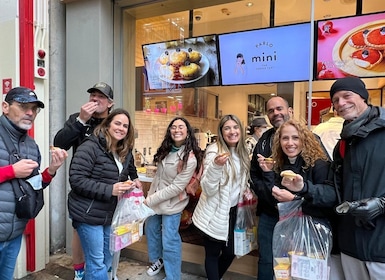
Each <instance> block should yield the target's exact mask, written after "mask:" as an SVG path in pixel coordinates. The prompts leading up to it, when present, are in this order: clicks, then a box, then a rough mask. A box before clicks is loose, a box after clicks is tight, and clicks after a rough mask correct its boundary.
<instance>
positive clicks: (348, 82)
mask: <svg viewBox="0 0 385 280" xmlns="http://www.w3.org/2000/svg"><path fill="white" fill-rule="evenodd" d="M340 90H349V91H352V92H354V93H357V94H358V95H359V96H361V97H362V98H363V99H365V102H367V101H368V98H369V93H368V90H367V89H366V87H365V84H364V82H363V81H362V80H361V79H360V78H357V77H345V78H341V79H338V80H337V81H335V82H334V84H333V85H332V87H331V88H330V99H333V95H334V94H335V93H336V92H337V91H340Z"/></svg>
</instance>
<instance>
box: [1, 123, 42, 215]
mask: <svg viewBox="0 0 385 280" xmlns="http://www.w3.org/2000/svg"><path fill="white" fill-rule="evenodd" d="M0 131H1V134H0V137H2V138H3V140H4V143H5V146H6V147H7V150H8V152H9V162H10V163H11V164H14V163H16V162H18V161H19V160H20V159H21V157H20V155H19V154H18V152H17V150H16V148H15V145H14V144H13V143H12V141H11V139H10V138H9V136H8V134H7V133H6V132H5V131H4V128H3V127H2V126H0ZM38 174H39V171H38V169H35V170H34V171H33V172H32V174H31V176H30V177H33V176H35V175H38ZM11 184H12V188H13V192H14V194H15V199H16V205H15V213H16V216H17V217H18V218H19V219H33V218H35V217H36V216H37V215H38V214H39V212H40V210H41V209H42V208H43V206H44V193H43V189H39V190H35V189H34V188H33V187H32V186H31V184H30V183H29V182H27V181H26V179H20V178H15V179H12V180H11Z"/></svg>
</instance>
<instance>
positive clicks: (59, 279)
mask: <svg viewBox="0 0 385 280" xmlns="http://www.w3.org/2000/svg"><path fill="white" fill-rule="evenodd" d="M147 265H148V264H147V263H144V262H140V261H137V260H133V259H130V258H127V257H125V256H124V255H121V256H120V262H119V267H118V273H117V277H118V280H162V279H163V278H164V277H165V274H164V271H163V270H162V271H161V272H160V273H159V274H157V275H155V276H152V277H150V276H148V275H147V273H146V270H147V268H148V267H147ZM191 265H193V264H189V263H185V262H184V263H183V265H182V271H183V272H182V279H181V280H206V279H207V278H206V277H203V276H202V275H204V268H203V267H201V266H199V267H191ZM193 266H194V265H193ZM185 271H190V272H191V271H195V273H194V274H191V273H187V272H185ZM73 279H74V272H73V268H72V258H71V256H70V255H68V254H66V253H58V254H56V255H52V256H51V257H50V261H49V263H48V264H47V266H46V268H45V269H44V270H42V271H38V272H34V273H31V274H29V275H27V276H25V277H23V278H21V280H73ZM223 280H256V278H254V277H246V276H244V275H240V274H236V273H231V272H227V273H226V274H225V276H224V277H223Z"/></svg>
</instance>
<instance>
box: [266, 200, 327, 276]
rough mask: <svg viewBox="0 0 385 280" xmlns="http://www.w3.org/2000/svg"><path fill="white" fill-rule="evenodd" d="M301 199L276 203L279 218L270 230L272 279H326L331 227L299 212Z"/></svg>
mask: <svg viewBox="0 0 385 280" xmlns="http://www.w3.org/2000/svg"><path fill="white" fill-rule="evenodd" d="M302 203H303V200H294V201H289V202H282V203H278V210H279V218H280V219H279V222H278V223H277V224H276V226H275V228H274V233H273V257H274V274H275V278H276V280H290V279H309V280H313V279H317V280H327V279H329V267H328V264H327V261H328V258H329V257H330V252H331V248H332V232H331V229H330V227H329V225H328V223H327V222H326V221H324V220H322V219H319V220H318V219H316V218H313V217H311V216H309V215H305V214H303V213H302Z"/></svg>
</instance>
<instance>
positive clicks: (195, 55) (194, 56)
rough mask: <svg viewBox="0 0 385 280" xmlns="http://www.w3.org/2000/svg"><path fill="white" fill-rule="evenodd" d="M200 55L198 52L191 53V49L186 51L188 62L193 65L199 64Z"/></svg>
mask: <svg viewBox="0 0 385 280" xmlns="http://www.w3.org/2000/svg"><path fill="white" fill-rule="evenodd" d="M201 58H202V54H201V53H200V52H198V51H193V50H192V49H191V48H189V49H188V60H189V61H190V62H193V63H199V61H201Z"/></svg>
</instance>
